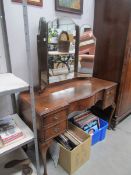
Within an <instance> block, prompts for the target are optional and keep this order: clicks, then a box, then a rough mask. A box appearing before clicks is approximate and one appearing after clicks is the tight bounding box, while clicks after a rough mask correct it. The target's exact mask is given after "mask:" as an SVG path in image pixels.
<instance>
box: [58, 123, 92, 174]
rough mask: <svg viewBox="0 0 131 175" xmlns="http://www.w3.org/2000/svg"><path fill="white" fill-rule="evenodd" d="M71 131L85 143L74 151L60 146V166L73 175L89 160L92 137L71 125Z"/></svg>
mask: <svg viewBox="0 0 131 175" xmlns="http://www.w3.org/2000/svg"><path fill="white" fill-rule="evenodd" d="M68 128H69V129H71V130H72V131H73V132H74V133H76V134H77V136H79V137H80V138H82V139H83V142H82V143H81V144H80V145H78V146H77V147H76V148H75V149H73V150H72V151H70V150H67V149H66V148H64V147H63V146H62V145H60V155H59V164H60V165H61V166H62V167H63V168H64V169H65V170H66V171H67V172H68V173H69V174H72V173H74V172H75V171H76V170H78V169H79V168H80V167H81V166H82V165H83V164H84V163H86V162H87V160H89V157H90V148H91V137H90V135H88V134H86V133H85V132H84V131H82V130H81V129H79V128H78V127H76V126H75V125H72V124H70V123H69V127H68Z"/></svg>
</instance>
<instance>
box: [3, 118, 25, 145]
mask: <svg viewBox="0 0 131 175" xmlns="http://www.w3.org/2000/svg"><path fill="white" fill-rule="evenodd" d="M22 136H23V132H22V131H21V129H20V128H19V127H18V126H17V124H16V123H15V121H14V119H13V118H12V117H11V116H10V115H9V116H6V117H3V118H1V119H0V142H1V143H2V144H3V145H6V144H8V143H10V142H12V141H15V140H16V139H18V138H20V137H22Z"/></svg>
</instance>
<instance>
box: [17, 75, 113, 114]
mask: <svg viewBox="0 0 131 175" xmlns="http://www.w3.org/2000/svg"><path fill="white" fill-rule="evenodd" d="M113 86H116V83H114V82H110V81H105V80H101V79H97V78H93V77H92V78H90V79H75V80H72V81H71V82H67V83H64V84H60V85H54V86H52V87H48V88H47V89H45V90H44V92H43V93H41V94H37V93H36V94H35V100H36V101H35V102H36V113H37V114H39V115H40V116H41V115H43V114H47V113H49V112H51V111H54V110H57V109H59V108H62V107H64V106H67V105H69V104H70V103H71V102H74V101H78V100H81V99H85V98H88V97H91V96H93V95H94V94H96V93H97V92H99V91H101V90H106V89H108V88H111V87H113ZM20 99H21V100H24V101H25V102H27V103H28V104H30V95H29V93H27V92H26V93H22V94H21V95H20Z"/></svg>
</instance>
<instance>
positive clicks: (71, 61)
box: [37, 17, 96, 90]
mask: <svg viewBox="0 0 131 175" xmlns="http://www.w3.org/2000/svg"><path fill="white" fill-rule="evenodd" d="M95 46H96V39H95V36H94V35H93V31H92V28H91V27H90V26H88V25H87V24H83V25H82V26H80V27H79V26H78V25H76V24H75V22H74V21H73V20H72V19H70V18H67V17H64V18H57V19H55V20H53V21H49V22H46V20H45V19H44V18H40V21H39V33H38V35H37V49H38V73H39V87H38V88H39V89H40V90H42V89H44V88H45V87H47V86H48V85H49V84H51V83H56V82H61V81H66V80H71V79H74V78H87V77H91V76H92V73H93V65H94V57H95Z"/></svg>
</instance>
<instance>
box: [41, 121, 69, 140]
mask: <svg viewBox="0 0 131 175" xmlns="http://www.w3.org/2000/svg"><path fill="white" fill-rule="evenodd" d="M66 129H67V120H64V121H62V122H61V123H58V124H57V125H54V126H52V127H50V128H48V129H43V130H42V135H41V138H40V139H42V140H43V139H44V141H47V140H49V139H52V138H55V137H57V136H58V135H59V134H61V133H63V132H64V131H65V130H66Z"/></svg>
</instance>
